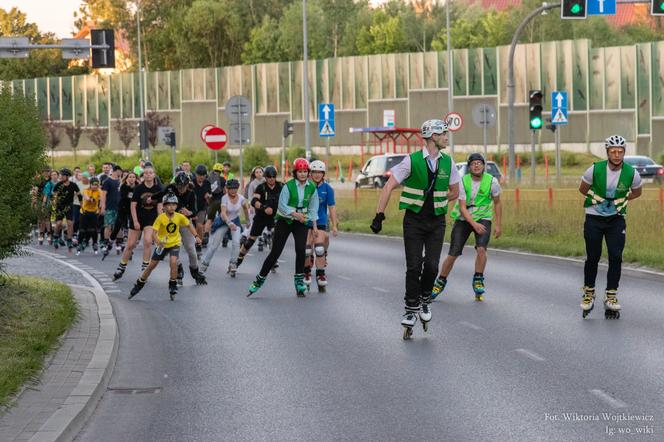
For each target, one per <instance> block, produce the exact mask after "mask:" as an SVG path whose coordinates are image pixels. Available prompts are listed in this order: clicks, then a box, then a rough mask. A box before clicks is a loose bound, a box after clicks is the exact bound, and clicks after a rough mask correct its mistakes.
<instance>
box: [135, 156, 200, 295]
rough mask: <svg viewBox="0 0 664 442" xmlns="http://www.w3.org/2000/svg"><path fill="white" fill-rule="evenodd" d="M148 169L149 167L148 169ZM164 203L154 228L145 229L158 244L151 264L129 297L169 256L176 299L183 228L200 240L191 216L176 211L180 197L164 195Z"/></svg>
mask: <svg viewBox="0 0 664 442" xmlns="http://www.w3.org/2000/svg"><path fill="white" fill-rule="evenodd" d="M146 170H147V169H146ZM161 204H163V207H164V212H163V213H161V214H159V216H157V218H156V219H155V221H154V224H153V225H152V228H151V229H149V231H148V230H146V231H145V234H146V235H147V234H148V233H149V234H150V235H151V236H152V239H151V241H154V243H155V245H156V246H157V247H156V248H155V250H154V253H153V254H152V258H151V259H150V263H149V265H148V266H147V267H146V268H145V269H144V270H143V273H142V274H141V276H140V277H139V278H138V279H137V280H136V283H135V284H134V287H133V288H132V289H131V292H130V293H129V299H131V298H133V297H134V296H136V295H137V294H138V292H140V291H141V289H142V288H143V287H144V286H145V283H146V282H147V281H148V278H149V277H150V274H151V273H152V271H153V270H154V269H155V268H156V267H157V266H158V265H159V262H160V261H163V259H164V258H165V257H166V256H168V259H169V264H170V269H171V272H170V278H169V280H168V291H169V295H170V298H171V301H174V300H175V295H176V294H177V293H178V283H177V272H178V256H179V255H180V245H181V244H182V236H181V230H182V227H186V228H187V230H188V231H189V233H191V235H192V236H193V237H194V238H195V241H196V242H200V240H201V239H200V237H199V236H198V234H197V233H196V230H195V229H194V226H192V225H191V223H190V222H189V218H187V217H186V216H184V215H183V214H181V213H178V212H176V211H175V210H176V209H177V206H178V197H177V196H175V195H173V194H166V195H164V197H163V199H162V201H161V203H160V204H159V205H160V206H161Z"/></svg>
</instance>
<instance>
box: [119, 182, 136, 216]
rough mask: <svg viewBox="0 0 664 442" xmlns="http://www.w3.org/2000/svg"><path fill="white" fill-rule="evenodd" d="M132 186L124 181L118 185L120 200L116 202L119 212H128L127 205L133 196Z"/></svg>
mask: <svg viewBox="0 0 664 442" xmlns="http://www.w3.org/2000/svg"><path fill="white" fill-rule="evenodd" d="M135 188H136V185H134V187H131V186H130V185H129V184H127V183H125V184H123V185H122V186H120V202H119V203H118V210H119V211H120V212H124V213H129V205H130V203H131V199H132V198H133V197H134V189H135Z"/></svg>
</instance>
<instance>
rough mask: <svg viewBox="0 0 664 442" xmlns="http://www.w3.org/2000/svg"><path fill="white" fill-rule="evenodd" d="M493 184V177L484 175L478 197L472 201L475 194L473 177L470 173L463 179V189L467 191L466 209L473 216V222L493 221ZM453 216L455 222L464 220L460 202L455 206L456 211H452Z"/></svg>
mask: <svg viewBox="0 0 664 442" xmlns="http://www.w3.org/2000/svg"><path fill="white" fill-rule="evenodd" d="M492 182H493V176H491V175H490V174H488V173H484V174H483V175H482V181H481V182H480V188H479V189H478V191H477V195H475V198H472V199H471V195H472V192H473V177H472V176H471V174H470V173H467V174H466V175H464V176H463V178H462V179H461V183H462V184H463V189H464V190H465V191H466V207H467V208H468V211H469V212H470V214H471V215H472V217H473V221H479V220H481V219H493V198H492V197H491V183H492ZM451 216H452V218H453V219H454V220H458V219H461V220H463V219H464V218H463V215H461V210H460V209H459V202H458V201H457V203H456V204H455V205H454V210H452V214H451Z"/></svg>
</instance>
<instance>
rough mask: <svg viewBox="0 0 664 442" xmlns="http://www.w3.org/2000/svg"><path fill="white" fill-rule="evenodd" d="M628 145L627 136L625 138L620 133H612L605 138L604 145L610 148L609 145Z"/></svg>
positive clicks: (623, 146)
mask: <svg viewBox="0 0 664 442" xmlns="http://www.w3.org/2000/svg"><path fill="white" fill-rule="evenodd" d="M626 146H627V141H625V138H623V137H622V136H620V135H611V136H610V137H609V138H607V139H606V140H604V147H605V148H607V149H608V148H609V147H622V148H623V149H625V147H626Z"/></svg>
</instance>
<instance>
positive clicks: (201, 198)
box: [194, 179, 212, 211]
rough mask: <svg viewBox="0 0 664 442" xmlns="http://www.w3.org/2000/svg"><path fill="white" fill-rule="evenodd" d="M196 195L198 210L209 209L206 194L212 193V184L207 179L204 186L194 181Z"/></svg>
mask: <svg viewBox="0 0 664 442" xmlns="http://www.w3.org/2000/svg"><path fill="white" fill-rule="evenodd" d="M194 193H195V194H196V207H198V210H199V211H200V210H205V208H206V207H207V201H206V200H205V194H207V193H212V186H211V185H210V182H209V181H208V180H207V179H206V180H205V181H203V184H201V185H200V186H199V185H198V182H196V181H194Z"/></svg>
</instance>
